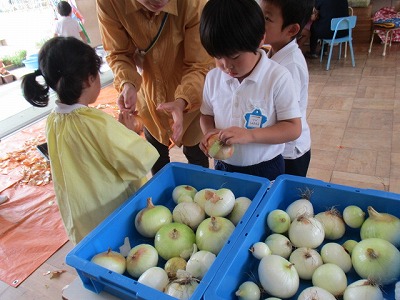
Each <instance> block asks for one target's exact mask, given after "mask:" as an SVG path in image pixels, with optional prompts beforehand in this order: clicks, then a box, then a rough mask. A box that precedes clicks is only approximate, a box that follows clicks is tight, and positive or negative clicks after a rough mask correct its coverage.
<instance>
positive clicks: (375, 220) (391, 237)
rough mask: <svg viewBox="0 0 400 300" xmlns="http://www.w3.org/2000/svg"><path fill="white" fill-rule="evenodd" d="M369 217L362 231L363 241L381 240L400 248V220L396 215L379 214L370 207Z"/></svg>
mask: <svg viewBox="0 0 400 300" xmlns="http://www.w3.org/2000/svg"><path fill="white" fill-rule="evenodd" d="M368 214H369V217H368V218H367V219H366V220H365V221H364V223H363V224H362V226H361V229H360V235H361V239H363V240H364V239H367V238H381V239H384V240H387V241H388V242H390V243H392V244H393V245H394V246H396V247H399V246H400V219H399V218H397V217H396V216H394V215H391V214H386V213H379V212H377V211H376V210H375V209H374V208H373V207H372V206H368Z"/></svg>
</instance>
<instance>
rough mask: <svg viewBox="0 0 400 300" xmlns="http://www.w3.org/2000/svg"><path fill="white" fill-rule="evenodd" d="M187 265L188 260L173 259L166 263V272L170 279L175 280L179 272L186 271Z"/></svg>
mask: <svg viewBox="0 0 400 300" xmlns="http://www.w3.org/2000/svg"><path fill="white" fill-rule="evenodd" d="M186 264H187V262H186V260H184V259H183V258H182V257H172V258H170V259H168V260H167V262H166V263H165V265H164V270H165V272H167V274H168V277H169V278H174V277H176V272H177V271H178V270H185V269H186Z"/></svg>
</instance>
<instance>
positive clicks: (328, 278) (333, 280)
mask: <svg viewBox="0 0 400 300" xmlns="http://www.w3.org/2000/svg"><path fill="white" fill-rule="evenodd" d="M311 280H312V284H313V285H314V286H318V287H320V288H323V289H325V290H327V291H328V292H329V293H331V294H332V295H334V296H340V295H343V292H344V290H345V289H346V287H347V277H346V274H345V273H344V272H343V270H342V269H341V268H340V267H339V266H337V265H335V264H331V263H327V264H323V265H321V266H319V267H318V268H317V269H316V270H315V271H314V274H313V276H312V278H311ZM360 300H361V299H360Z"/></svg>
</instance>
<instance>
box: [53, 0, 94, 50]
mask: <svg viewBox="0 0 400 300" xmlns="http://www.w3.org/2000/svg"><path fill="white" fill-rule="evenodd" d="M57 12H58V14H59V15H60V16H61V17H60V19H59V20H57V21H56V24H55V29H54V36H65V37H67V36H72V37H74V38H77V39H78V40H82V41H84V42H85V43H86V44H87V43H88V40H87V38H86V36H85V34H84V33H83V31H82V28H81V27H80V26H79V23H78V21H76V20H74V19H72V17H71V14H72V7H71V5H70V4H69V3H68V2H67V1H60V2H59V3H58V5H57Z"/></svg>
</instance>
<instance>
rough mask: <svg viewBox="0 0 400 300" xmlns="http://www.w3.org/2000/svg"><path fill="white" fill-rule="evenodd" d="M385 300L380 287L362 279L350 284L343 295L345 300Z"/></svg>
mask: <svg viewBox="0 0 400 300" xmlns="http://www.w3.org/2000/svg"><path fill="white" fill-rule="evenodd" d="M360 299H363V300H383V294H382V291H381V289H380V288H379V286H377V285H376V284H375V283H373V282H372V281H370V280H368V279H360V280H357V281H355V282H353V283H352V284H350V285H349V286H348V287H347V288H346V290H345V291H344V294H343V300H360Z"/></svg>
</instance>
